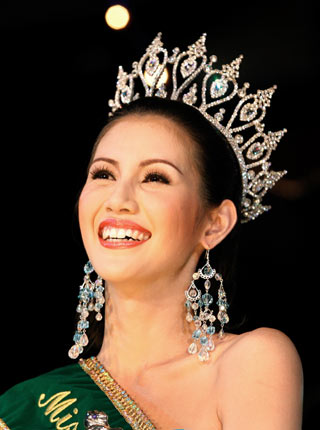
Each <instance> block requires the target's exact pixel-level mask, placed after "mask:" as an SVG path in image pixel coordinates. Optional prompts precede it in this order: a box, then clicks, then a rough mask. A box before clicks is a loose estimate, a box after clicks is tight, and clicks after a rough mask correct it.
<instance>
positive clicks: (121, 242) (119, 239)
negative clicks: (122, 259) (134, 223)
mask: <svg viewBox="0 0 320 430" xmlns="http://www.w3.org/2000/svg"><path fill="white" fill-rule="evenodd" d="M150 237H151V233H147V232H142V231H140V230H134V229H123V228H114V227H108V226H105V227H104V228H101V229H100V230H99V240H100V242H101V243H102V245H103V246H104V247H119V246H121V247H125V246H136V245H140V244H142V243H144V242H146V241H147V240H148V239H150Z"/></svg>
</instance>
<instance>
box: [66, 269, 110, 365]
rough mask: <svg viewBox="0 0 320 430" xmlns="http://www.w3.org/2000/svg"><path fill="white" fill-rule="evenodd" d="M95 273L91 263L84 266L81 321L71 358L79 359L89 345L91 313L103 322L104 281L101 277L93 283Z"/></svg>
mask: <svg viewBox="0 0 320 430" xmlns="http://www.w3.org/2000/svg"><path fill="white" fill-rule="evenodd" d="M93 271H94V268H93V266H92V264H91V263H90V261H88V263H87V264H86V265H85V266H84V273H85V276H84V280H83V284H82V285H80V292H79V296H78V298H79V304H78V306H77V312H78V313H79V314H80V320H79V322H78V325H77V331H76V332H75V335H74V336H73V340H74V342H75V344H74V345H73V346H72V347H71V348H70V349H69V352H68V355H69V357H70V358H73V359H75V358H77V357H78V356H79V354H81V353H82V352H83V347H84V346H87V345H88V343H89V339H88V336H87V334H86V329H87V328H88V327H89V321H87V318H88V316H89V312H90V311H92V310H95V311H96V320H97V321H101V320H102V315H101V312H100V311H101V308H102V307H103V304H104V302H105V298H104V296H103V291H104V287H103V280H102V278H101V277H100V276H98V277H97V279H96V281H95V282H93V281H92V280H91V279H90V274H91V273H92V272H93Z"/></svg>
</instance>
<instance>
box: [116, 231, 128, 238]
mask: <svg viewBox="0 0 320 430" xmlns="http://www.w3.org/2000/svg"><path fill="white" fill-rule="evenodd" d="M125 236H126V231H125V229H124V228H120V230H119V231H118V234H117V237H118V238H119V239H123V238H124V237H125Z"/></svg>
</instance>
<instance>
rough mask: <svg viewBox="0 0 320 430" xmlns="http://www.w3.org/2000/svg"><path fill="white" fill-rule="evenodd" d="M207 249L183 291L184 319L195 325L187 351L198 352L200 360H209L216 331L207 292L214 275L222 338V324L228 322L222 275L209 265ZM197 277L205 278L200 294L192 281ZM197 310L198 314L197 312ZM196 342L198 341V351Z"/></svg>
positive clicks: (211, 300) (210, 299) (221, 335)
mask: <svg viewBox="0 0 320 430" xmlns="http://www.w3.org/2000/svg"><path fill="white" fill-rule="evenodd" d="M209 251H210V250H209V249H207V250H206V259H207V262H206V264H205V265H204V266H203V267H202V268H201V269H199V270H198V271H197V272H195V273H194V274H193V275H192V277H193V280H192V281H191V284H190V286H189V288H188V290H186V291H185V295H186V298H187V300H186V302H185V305H186V307H187V316H186V320H187V321H188V322H189V323H191V322H194V325H195V331H194V332H193V334H192V338H193V339H194V340H193V342H192V343H191V344H190V345H189V348H188V352H189V354H196V353H197V352H198V357H199V360H200V361H207V360H209V351H213V350H214V347H215V345H214V343H213V339H212V335H213V334H214V333H215V331H216V329H215V327H214V326H213V323H214V321H215V320H216V317H215V316H214V314H213V310H212V309H209V306H210V305H211V304H212V303H213V297H212V295H211V294H209V289H210V286H211V282H210V281H209V279H210V278H213V277H214V278H215V280H216V281H219V282H220V287H219V289H218V301H217V305H218V306H219V312H218V315H217V318H218V320H219V321H220V324H221V328H220V332H219V337H220V338H222V337H223V334H224V330H223V327H224V325H225V324H227V323H228V322H229V317H228V314H227V309H228V307H229V305H228V303H227V297H226V293H225V291H224V288H223V279H222V276H221V275H220V274H219V273H217V272H216V270H215V269H213V268H212V267H211V266H210V263H209ZM199 278H203V279H205V283H204V287H205V289H206V292H205V294H202V295H201V291H200V290H199V289H198V288H197V287H196V285H195V283H194V281H195V280H197V279H199ZM198 310H199V314H198V313H197V311H198ZM192 311H193V315H192ZM197 342H199V347H200V350H199V351H198V345H197Z"/></svg>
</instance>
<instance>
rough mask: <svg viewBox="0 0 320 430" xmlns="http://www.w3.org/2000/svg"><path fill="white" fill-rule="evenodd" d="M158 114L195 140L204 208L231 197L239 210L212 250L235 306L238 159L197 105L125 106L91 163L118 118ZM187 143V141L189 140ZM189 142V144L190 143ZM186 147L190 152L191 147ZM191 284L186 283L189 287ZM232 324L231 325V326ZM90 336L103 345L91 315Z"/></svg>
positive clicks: (149, 102) (149, 101)
mask: <svg viewBox="0 0 320 430" xmlns="http://www.w3.org/2000/svg"><path fill="white" fill-rule="evenodd" d="M129 115H130V116H133V115H134V116H140V117H143V116H146V115H157V116H160V117H164V118H166V119H168V120H171V121H173V123H174V124H175V125H176V126H178V127H180V128H181V129H182V130H183V131H184V132H185V133H186V134H187V135H188V136H189V137H190V140H191V141H192V143H193V151H192V152H193V154H194V155H193V159H192V162H193V166H194V168H195V170H196V171H197V172H198V174H199V177H200V182H201V185H200V189H199V196H200V198H201V201H202V202H203V209H204V210H206V209H210V208H214V207H216V206H219V204H220V203H221V202H222V201H223V200H224V199H230V200H231V201H232V202H233V203H234V205H235V207H236V210H237V216H238V219H237V222H236V224H235V226H234V228H233V229H232V231H231V232H230V233H229V234H228V236H227V237H226V238H224V240H223V241H222V242H221V243H219V244H218V245H217V246H216V247H214V248H213V249H212V250H211V251H210V263H211V265H212V267H214V268H215V269H216V270H217V272H218V273H221V274H222V276H223V279H224V287H225V290H226V293H227V296H228V301H229V302H230V304H231V307H232V297H233V293H234V292H235V284H236V281H235V272H236V263H237V253H238V246H239V236H240V226H241V224H240V214H241V195H242V181H241V173H240V168H239V164H238V160H237V158H236V156H235V154H234V152H233V149H232V148H231V146H230V144H229V142H228V141H227V139H226V138H225V136H224V135H223V134H222V133H221V132H220V131H219V130H218V129H217V128H216V127H214V125H212V124H211V123H210V122H209V121H208V120H207V119H206V118H204V116H203V115H202V114H201V113H200V112H199V111H198V110H197V109H195V108H194V107H192V106H189V105H187V104H185V103H183V102H181V101H178V100H169V99H163V98H160V97H156V96H155V97H143V98H139V99H137V100H135V101H132V102H131V103H129V104H127V105H125V106H124V107H123V108H122V109H120V110H118V111H116V112H115V113H114V114H113V116H111V117H109V119H108V122H107V124H106V125H105V126H104V127H103V129H102V130H101V132H100V133H99V135H98V137H97V139H96V142H95V144H94V146H93V149H92V154H91V158H90V162H89V166H90V165H91V162H92V161H93V159H94V156H95V153H96V149H97V147H98V145H99V143H100V141H101V139H102V137H103V136H104V135H105V134H106V133H107V132H108V130H110V128H111V127H112V126H113V125H115V124H116V123H117V122H118V121H120V120H122V119H124V118H126V117H127V116H129ZM186 144H187V143H186ZM188 145H190V144H189V143H188ZM186 150H188V151H189V148H188V149H187V148H186ZM205 262H206V260H205V251H204V252H203V253H202V255H201V256H200V258H199V261H198V264H197V267H196V269H195V270H198V269H199V268H200V267H202V266H203V265H204V264H205ZM187 288H188V285H186V289H187ZM229 326H230V324H229V325H228V327H229ZM90 327H91V328H90V329H89V338H90V340H91V341H92V344H91V347H92V346H93V347H97V348H100V347H101V344H102V338H103V329H104V327H103V324H101V323H100V324H97V323H96V320H95V318H94V317H92V315H90Z"/></svg>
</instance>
